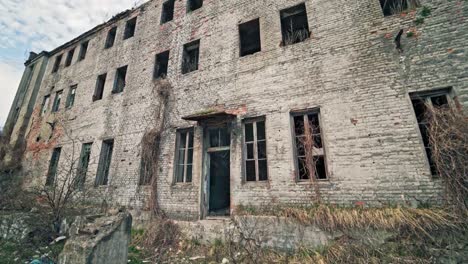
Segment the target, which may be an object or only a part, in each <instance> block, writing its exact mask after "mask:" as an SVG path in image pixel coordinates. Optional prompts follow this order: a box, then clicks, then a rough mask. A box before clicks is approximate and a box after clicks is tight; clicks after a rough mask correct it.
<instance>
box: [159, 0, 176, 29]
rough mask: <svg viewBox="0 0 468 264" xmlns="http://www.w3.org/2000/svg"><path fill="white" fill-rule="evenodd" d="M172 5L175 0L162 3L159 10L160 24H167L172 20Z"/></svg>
mask: <svg viewBox="0 0 468 264" xmlns="http://www.w3.org/2000/svg"><path fill="white" fill-rule="evenodd" d="M174 3H175V0H168V1H166V2H164V4H163V6H162V10H161V24H164V23H167V22H169V21H171V20H172V19H173V18H174Z"/></svg>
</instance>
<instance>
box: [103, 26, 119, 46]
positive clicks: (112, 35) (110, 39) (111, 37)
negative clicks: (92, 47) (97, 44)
mask: <svg viewBox="0 0 468 264" xmlns="http://www.w3.org/2000/svg"><path fill="white" fill-rule="evenodd" d="M116 35H117V27H113V28H111V29H110V30H109V32H108V33H107V39H106V46H105V48H106V49H108V48H110V47H112V46H114V42H115V36H116Z"/></svg>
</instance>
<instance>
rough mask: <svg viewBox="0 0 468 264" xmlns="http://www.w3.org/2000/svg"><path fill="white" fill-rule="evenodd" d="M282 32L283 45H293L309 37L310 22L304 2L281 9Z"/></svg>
mask: <svg viewBox="0 0 468 264" xmlns="http://www.w3.org/2000/svg"><path fill="white" fill-rule="evenodd" d="M280 16H281V32H282V34H283V45H285V46H287V45H291V44H295V43H299V42H302V41H304V40H306V39H308V38H309V36H310V31H309V22H308V20H307V12H306V6H305V4H304V3H302V4H299V5H297V6H293V7H290V8H288V9H284V10H281V12H280Z"/></svg>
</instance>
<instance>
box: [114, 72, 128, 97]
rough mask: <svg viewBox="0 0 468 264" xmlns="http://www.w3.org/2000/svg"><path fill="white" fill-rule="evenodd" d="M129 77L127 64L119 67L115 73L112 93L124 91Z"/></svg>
mask: <svg viewBox="0 0 468 264" xmlns="http://www.w3.org/2000/svg"><path fill="white" fill-rule="evenodd" d="M126 79H127V66H123V67H120V68H118V69H117V71H116V73H115V81H114V89H112V93H121V92H123V90H124V88H125V85H126Z"/></svg>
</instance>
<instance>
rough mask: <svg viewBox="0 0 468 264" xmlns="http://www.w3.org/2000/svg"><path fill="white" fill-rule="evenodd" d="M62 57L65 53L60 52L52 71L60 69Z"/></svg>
mask: <svg viewBox="0 0 468 264" xmlns="http://www.w3.org/2000/svg"><path fill="white" fill-rule="evenodd" d="M62 57H63V54H60V55H58V56H57V57H56V58H55V62H54V67H53V68H52V72H57V71H58V70H59V67H60V63H61V62H62Z"/></svg>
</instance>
